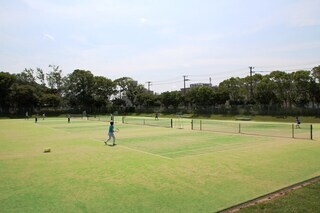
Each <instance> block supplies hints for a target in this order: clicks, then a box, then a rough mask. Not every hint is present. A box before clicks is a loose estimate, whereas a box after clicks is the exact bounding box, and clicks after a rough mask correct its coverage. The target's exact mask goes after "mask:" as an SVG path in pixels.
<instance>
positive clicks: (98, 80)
mask: <svg viewBox="0 0 320 213" xmlns="http://www.w3.org/2000/svg"><path fill="white" fill-rule="evenodd" d="M93 81H94V85H93V91H92V92H93V94H92V95H93V99H94V105H95V107H96V108H98V109H99V108H101V107H103V106H106V105H107V104H108V103H109V100H110V97H111V96H112V95H114V94H115V93H116V87H115V83H113V82H112V80H110V79H108V78H106V77H103V76H94V79H93Z"/></svg>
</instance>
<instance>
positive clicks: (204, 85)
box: [190, 83, 212, 88]
mask: <svg viewBox="0 0 320 213" xmlns="http://www.w3.org/2000/svg"><path fill="white" fill-rule="evenodd" d="M211 86H212V84H209V83H195V84H190V88H193V87H211Z"/></svg>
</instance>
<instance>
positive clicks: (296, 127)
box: [296, 116, 301, 129]
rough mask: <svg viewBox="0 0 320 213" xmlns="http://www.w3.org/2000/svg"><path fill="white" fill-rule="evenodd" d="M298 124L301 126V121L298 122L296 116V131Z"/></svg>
mask: <svg viewBox="0 0 320 213" xmlns="http://www.w3.org/2000/svg"><path fill="white" fill-rule="evenodd" d="M300 124H301V121H300V119H299V117H298V116H297V117H296V129H297V128H299V129H300Z"/></svg>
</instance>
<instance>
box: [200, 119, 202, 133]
mask: <svg viewBox="0 0 320 213" xmlns="http://www.w3.org/2000/svg"><path fill="white" fill-rule="evenodd" d="M201 130H202V120H200V131H201Z"/></svg>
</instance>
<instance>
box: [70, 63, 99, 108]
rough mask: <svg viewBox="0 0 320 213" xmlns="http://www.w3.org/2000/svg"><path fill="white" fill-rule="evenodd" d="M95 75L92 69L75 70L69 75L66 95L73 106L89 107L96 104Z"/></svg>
mask: <svg viewBox="0 0 320 213" xmlns="http://www.w3.org/2000/svg"><path fill="white" fill-rule="evenodd" d="M93 88H94V76H93V74H92V73H91V72H90V71H86V70H79V69H77V70H75V71H73V72H72V73H71V74H69V75H68V77H67V80H66V86H65V97H66V99H67V101H68V103H69V104H70V106H72V107H76V108H78V109H89V108H91V107H92V106H93V105H94V98H93Z"/></svg>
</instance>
